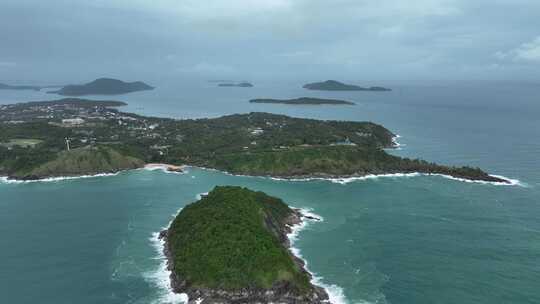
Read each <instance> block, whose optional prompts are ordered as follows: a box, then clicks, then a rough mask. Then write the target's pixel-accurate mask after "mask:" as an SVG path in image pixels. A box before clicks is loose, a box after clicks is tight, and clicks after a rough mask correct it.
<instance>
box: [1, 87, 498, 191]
mask: <svg viewBox="0 0 540 304" xmlns="http://www.w3.org/2000/svg"><path fill="white" fill-rule="evenodd" d="M121 105H124V103H121V102H115V101H92V100H84V99H76V98H70V99H61V100H57V101H44V102H30V103H19V104H11V105H1V106H0V125H1V127H0V175H2V176H8V177H9V178H12V179H41V178H47V177H54V176H79V175H87V174H95V173H111V172H118V171H120V170H124V169H130V168H138V167H142V166H143V165H144V164H146V163H167V164H173V165H179V166H181V165H191V166H199V167H206V168H214V169H218V170H221V171H226V172H230V173H234V174H245V175H257V176H273V177H283V178H309V177H320V178H335V177H351V176H364V175H367V174H386V173H411V172H420V173H433V174H445V175H450V176H453V177H458V178H465V179H470V180H482V181H493V182H507V181H505V180H503V179H500V178H497V177H493V176H490V175H489V174H487V173H486V172H484V171H482V170H481V169H479V168H470V167H449V166H442V165H437V164H434V163H429V162H426V161H423V160H419V159H409V158H401V157H398V156H394V155H391V154H388V153H387V152H386V151H385V150H384V149H385V148H392V147H394V143H393V138H394V137H395V135H394V134H393V133H392V132H391V131H389V130H388V129H386V128H384V127H383V126H381V125H378V124H375V123H372V122H350V121H325V120H315V119H303V118H293V117H288V116H284V115H276V114H269V113H257V112H255V113H248V114H234V115H228V116H223V117H219V118H211V119H186V120H176V119H169V118H159V117H147V116H140V115H136V114H132V113H126V112H121V111H119V110H118V109H117V107H118V106H121Z"/></svg>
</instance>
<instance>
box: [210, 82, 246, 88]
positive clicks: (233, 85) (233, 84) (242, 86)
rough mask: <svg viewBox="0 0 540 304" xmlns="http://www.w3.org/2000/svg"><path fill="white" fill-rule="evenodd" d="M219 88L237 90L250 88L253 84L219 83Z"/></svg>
mask: <svg viewBox="0 0 540 304" xmlns="http://www.w3.org/2000/svg"><path fill="white" fill-rule="evenodd" d="M218 86H219V87H239V88H251V87H253V84H251V83H249V82H239V83H220V84H218Z"/></svg>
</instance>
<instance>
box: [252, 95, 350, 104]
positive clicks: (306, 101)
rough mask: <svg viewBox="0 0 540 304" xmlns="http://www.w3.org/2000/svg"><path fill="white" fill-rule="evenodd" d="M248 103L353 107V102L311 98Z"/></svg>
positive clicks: (262, 100) (269, 99) (267, 99)
mask: <svg viewBox="0 0 540 304" xmlns="http://www.w3.org/2000/svg"><path fill="white" fill-rule="evenodd" d="M249 102H251V103H278V104H289V105H324V104H328V105H354V104H355V103H354V102H350V101H346V100H338V99H322V98H312V97H301V98H295V99H271V98H261V99H252V100H250V101H249Z"/></svg>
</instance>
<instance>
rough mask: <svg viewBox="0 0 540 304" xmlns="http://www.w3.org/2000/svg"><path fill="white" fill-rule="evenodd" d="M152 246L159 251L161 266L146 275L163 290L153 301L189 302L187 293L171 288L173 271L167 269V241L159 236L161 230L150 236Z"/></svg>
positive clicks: (158, 302)
mask: <svg viewBox="0 0 540 304" xmlns="http://www.w3.org/2000/svg"><path fill="white" fill-rule="evenodd" d="M150 242H151V243H152V246H153V247H154V248H155V250H156V252H157V257H156V259H159V260H161V262H160V264H159V267H158V269H157V270H156V271H154V272H151V273H148V274H146V275H145V277H146V278H147V279H150V280H151V281H152V282H153V283H154V284H156V285H157V287H158V288H159V290H160V291H161V292H160V294H159V298H157V299H155V300H154V301H153V302H152V303H155V304H180V303H184V304H185V303H187V302H188V296H187V294H178V293H175V292H173V290H172V288H171V282H170V277H169V276H170V275H171V272H170V271H169V269H167V258H166V257H165V254H164V253H163V249H164V248H165V241H164V240H162V239H160V238H159V232H154V233H153V234H152V237H151V238H150Z"/></svg>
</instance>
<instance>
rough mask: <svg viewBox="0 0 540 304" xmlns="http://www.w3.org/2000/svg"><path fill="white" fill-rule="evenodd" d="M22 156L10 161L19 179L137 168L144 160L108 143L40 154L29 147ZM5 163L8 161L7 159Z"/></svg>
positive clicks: (14, 174) (11, 172)
mask: <svg viewBox="0 0 540 304" xmlns="http://www.w3.org/2000/svg"><path fill="white" fill-rule="evenodd" d="M30 151H31V152H30V153H27V154H24V155H25V157H23V158H20V159H17V158H15V161H14V163H12V164H11V168H12V170H13V171H10V172H9V174H10V176H12V177H16V178H19V179H32V178H33V177H46V176H80V175H87V174H99V173H114V172H118V171H120V170H127V169H135V168H140V167H142V166H143V165H144V162H143V161H141V160H139V159H136V158H134V157H130V156H124V155H122V154H120V153H118V152H117V151H115V150H113V149H111V148H108V147H101V146H100V147H86V148H78V149H74V150H70V151H63V152H59V153H57V154H54V155H52V154H45V155H39V154H38V153H36V152H34V151H33V150H30ZM5 165H10V163H9V161H7V162H6V163H5Z"/></svg>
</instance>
